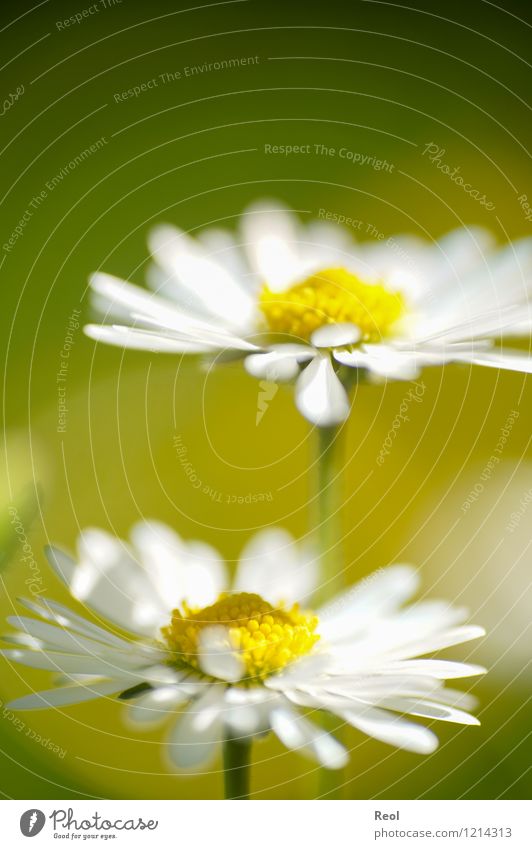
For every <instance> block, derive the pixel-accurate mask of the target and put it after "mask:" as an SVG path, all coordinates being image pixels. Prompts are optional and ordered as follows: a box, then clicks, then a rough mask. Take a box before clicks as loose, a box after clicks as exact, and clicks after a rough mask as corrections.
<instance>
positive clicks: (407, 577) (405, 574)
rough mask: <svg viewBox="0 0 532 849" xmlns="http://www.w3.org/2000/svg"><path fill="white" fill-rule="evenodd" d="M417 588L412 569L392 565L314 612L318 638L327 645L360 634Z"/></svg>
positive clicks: (416, 577) (416, 578)
mask: <svg viewBox="0 0 532 849" xmlns="http://www.w3.org/2000/svg"><path fill="white" fill-rule="evenodd" d="M418 586H419V578H418V575H417V573H416V570H415V569H414V568H413V567H412V566H407V565H403V564H396V565H394V566H388V567H387V568H385V569H379V570H378V571H377V572H373V573H372V574H371V575H368V576H367V577H366V578H363V579H362V581H359V582H358V583H357V584H355V585H354V586H353V587H352V588H351V589H350V590H348V591H347V592H344V593H341V594H340V595H338V596H337V597H336V598H334V599H333V600H332V601H330V602H329V603H328V604H327V605H325V607H323V608H322V609H321V610H319V611H318V616H319V620H320V634H322V636H323V638H324V639H325V640H328V641H335V640H339V639H344V638H348V637H353V636H355V635H357V634H360V633H362V632H363V631H364V630H365V629H366V628H367V627H368V625H369V624H370V623H371V622H372V621H374V620H375V619H377V618H379V617H382V616H385V615H387V614H390V613H391V612H393V611H394V610H397V608H399V607H400V605H401V604H403V603H404V602H405V601H407V600H408V599H409V598H411V597H412V596H413V595H414V593H415V592H416V590H417V589H418Z"/></svg>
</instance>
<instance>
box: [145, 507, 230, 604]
mask: <svg viewBox="0 0 532 849" xmlns="http://www.w3.org/2000/svg"><path fill="white" fill-rule="evenodd" d="M131 541H132V543H133V544H134V546H135V548H136V550H137V552H138V554H139V558H140V560H141V562H142V565H143V567H144V570H145V572H146V575H147V576H148V577H149V579H150V582H151V583H152V585H153V586H154V588H155V590H156V592H157V593H158V596H159V600H160V606H161V608H163V609H164V610H165V611H166V615H167V616H168V617H169V616H170V613H171V611H172V610H173V609H174V608H175V607H178V606H179V604H181V602H182V601H183V600H184V599H186V600H187V601H188V603H189V604H191V605H193V606H198V607H204V606H205V605H207V604H212V603H213V602H214V601H216V598H217V597H218V595H219V594H220V593H221V592H222V591H223V590H225V589H227V575H226V571H225V565H224V563H223V561H222V559H221V557H220V555H219V554H218V552H217V551H215V549H213V548H212V547H211V546H209V545H207V544H205V543H199V542H198V543H196V542H188V543H187V542H185V541H184V540H182V539H181V538H180V537H179V535H178V534H177V533H176V532H175V531H174V530H172V529H171V528H169V527H168V526H167V525H165V524H163V523H162V522H157V521H154V520H149V521H145V522H139V523H138V524H136V525H134V526H133V528H132V529H131Z"/></svg>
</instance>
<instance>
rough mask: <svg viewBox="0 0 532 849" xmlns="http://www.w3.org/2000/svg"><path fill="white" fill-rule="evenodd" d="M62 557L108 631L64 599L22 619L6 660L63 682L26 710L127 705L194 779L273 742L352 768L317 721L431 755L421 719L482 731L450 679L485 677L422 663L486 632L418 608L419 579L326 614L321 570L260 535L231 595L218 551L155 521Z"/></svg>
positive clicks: (90, 538) (431, 605)
mask: <svg viewBox="0 0 532 849" xmlns="http://www.w3.org/2000/svg"><path fill="white" fill-rule="evenodd" d="M48 559H49V561H50V563H51V565H52V566H53V568H54V569H55V571H56V572H57V574H58V575H59V576H60V578H61V579H62V580H63V581H65V582H66V584H67V586H68V588H69V590H70V592H71V594H72V595H73V596H74V598H76V599H78V600H79V601H81V602H83V604H84V605H85V606H86V607H87V608H88V609H91V610H93V611H94V612H95V614H96V616H97V617H101V618H103V619H105V620H107V621H108V623H109V624H108V625H106V627H102V625H97V624H95V623H94V622H93V621H89V620H88V619H85V618H83V617H81V616H79V615H78V614H76V613H74V612H72V611H71V610H70V609H68V608H67V607H64V606H63V605H62V604H58V603H57V602H54V601H50V600H40V601H38V602H37V601H22V604H24V605H25V607H27V608H29V610H30V611H31V612H32V613H34V614H35V615H36V617H38V618H32V617H28V616H14V617H11V618H10V619H9V622H10V624H11V625H13V626H15V627H16V628H18V629H19V632H18V633H15V634H13V635H10V636H8V637H4V640H5V641H6V642H8V643H9V644H11V645H12V647H11V648H8V649H4V650H3V652H2V654H3V655H4V657H5V658H7V659H8V660H10V661H16V662H18V663H21V664H25V665H26V666H30V667H33V668H37V669H47V670H50V671H52V672H55V673H58V674H59V676H60V678H59V681H58V686H56V687H54V688H53V689H50V690H46V691H44V692H38V693H33V694H31V695H25V696H22V698H19V699H16V700H15V701H14V702H12V703H11V705H10V707H11V708H12V709H14V710H15V709H18V710H23V709H26V710H33V709H38V708H48V707H63V706H65V705H71V704H74V703H76V702H84V701H88V700H91V699H96V698H99V697H100V696H111V695H116V696H118V697H119V698H121V699H122V700H126V701H127V704H128V712H129V718H130V720H131V721H132V722H133V723H135V724H136V725H137V726H138V725H142V724H145V723H156V722H158V721H163V720H170V722H169V723H168V724H169V726H170V729H169V736H168V752H169V756H170V758H171V761H172V762H173V764H174V766H177V767H178V768H179V769H181V770H191V769H193V768H197V767H199V766H202V765H203V764H205V763H208V762H209V760H211V759H212V758H213V757H214V756H215V754H216V751H217V749H218V748H219V746H220V743H221V742H222V741H224V740H225V741H227V740H230V741H233V742H235V741H236V746H237V747H238V746H239V745H241V746H242V745H244V744H245V743H246V741H250V740H251V739H252V738H253V737H255V736H257V735H262V734H264V733H267V732H269V731H272V732H273V733H274V734H275V735H276V736H277V737H278V738H279V740H280V741H281V742H282V743H283V744H284V745H285V746H287V747H288V748H290V749H294V750H297V751H299V752H301V753H304V754H307V755H309V756H311V757H313V758H314V759H315V760H317V761H318V762H319V763H320V764H322V765H323V766H324V767H327V768H330V769H336V768H341V767H343V766H344V765H345V763H346V761H347V758H348V752H347V750H346V749H345V747H344V746H343V745H342V744H341V743H340V742H338V741H337V740H336V739H335V738H334V737H333V736H332V735H331V734H330V733H329V732H327V731H324V730H323V728H321V727H319V725H317V724H315V722H314V721H313V713H314V712H315V711H328V712H330V713H331V714H333V715H334V716H335V717H338V719H339V721H340V723H347V724H349V725H351V726H353V727H354V728H356V729H358V730H359V731H361V732H363V733H364V734H366V735H369V736H371V737H374V738H376V739H377V740H380V741H383V742H385V743H388V744H391V745H392V746H396V747H399V748H401V749H407V750H408V751H411V752H417V753H420V754H429V753H431V752H433V751H434V750H435V749H436V747H437V745H438V739H437V737H436V735H435V734H434V732H433V731H432V730H431V728H428V727H426V726H424V725H421V724H418V723H416V722H413V721H412V720H411V719H408V718H407V716H408V715H410V716H412V717H422V718H423V719H428V720H430V723H431V724H432V720H435V719H439V720H444V721H448V722H455V723H459V724H465V725H478V724H479V723H478V721H477V720H476V719H475V718H474V717H473V716H471V715H470V714H469V713H468V712H466V711H468V710H469V709H470V708H471V707H472V706H473V704H474V701H473V698H472V697H471V696H470V695H468V694H466V693H462V692H458V691H457V690H454V689H450V688H447V687H445V679H453V678H463V677H468V676H471V675H478V674H480V673H483V672H484V671H485V670H483V669H482V668H481V667H479V666H474V665H472V664H469V663H458V662H453V661H450V660H441V659H434V658H425V657H423V656H424V655H427V654H432V653H433V652H436V651H438V650H439V649H444V648H449V647H451V646H455V645H458V644H459V643H464V642H466V641H468V640H473V639H476V638H477V637H480V636H481V635H483V633H484V632H483V630H482V628H478V627H475V626H471V625H464V624H462V623H463V622H464V620H465V617H466V611H465V610H463V609H461V608H460V609H459V608H454V607H452V606H451V605H449V604H447V603H446V602H443V601H420V602H417V603H414V604H410V605H408V606H404V605H405V602H407V601H408V599H409V598H410V597H411V596H412V595H413V593H415V591H416V589H417V586H418V580H417V575H416V572H415V571H414V569H412V568H411V567H410V566H404V565H395V566H390V567H388V568H386V569H380V570H378V571H377V572H376V573H375V574H374V575H372V576H370V577H368V578H366V579H364V580H363V581H362V582H361V583H359V584H357V585H355V586H354V587H353V588H352V589H351V590H349V591H348V592H346V593H344V594H343V595H340V596H338V597H337V598H335V599H334V600H333V601H331V602H329V603H328V604H327V605H326V606H325V607H322V608H320V609H318V610H316V611H312V610H311V609H310V608H309V607H308V603H309V598H310V596H311V594H312V591H313V589H314V588H315V585H316V577H317V575H316V564H315V560H314V558H313V557H312V554H311V553H310V552H309V551H306V550H305V549H304V548H302V547H301V546H299V545H297V544H296V543H295V542H294V540H293V539H292V538H291V536H290V535H289V534H288V533H287V532H286V531H284V530H281V529H268V530H264V531H261V532H259V533H258V534H256V535H255V536H254V537H253V538H252V540H251V541H250V542H249V543H248V544H247V546H246V547H245V549H244V551H243V552H242V555H241V558H240V561H239V564H238V567H237V570H236V575H235V579H234V581H233V582H232V584H231V583H230V582H229V580H228V576H227V574H226V568H225V565H224V563H223V562H222V560H221V558H220V557H219V556H218V554H217V553H216V552H215V551H214V550H213V549H211V548H210V547H209V546H207V545H204V544H202V543H197V542H189V543H186V542H183V540H181V539H180V538H179V537H178V536H177V534H176V533H175V532H174V531H172V530H170V529H169V528H168V527H167V526H165V525H163V524H160V523H157V522H153V521H151V522H143V523H141V524H137V525H136V526H134V527H133V529H132V533H131V541H130V543H125V542H123V541H121V540H118V539H116V538H115V537H113V536H111V535H110V534H108V533H106V532H105V531H102V530H98V529H89V530H86V531H84V532H83V534H82V535H81V536H80V539H79V542H78V553H77V557H76V558H72V557H70V556H68V555H67V554H65V553H63V552H62V551H61V550H59V549H57V548H54V547H52V548H50V549H48ZM116 628H118V629H119V633H117V631H116Z"/></svg>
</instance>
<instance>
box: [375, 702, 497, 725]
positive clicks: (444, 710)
mask: <svg viewBox="0 0 532 849" xmlns="http://www.w3.org/2000/svg"><path fill="white" fill-rule="evenodd" d="M379 706H380V707H381V708H387V709H389V710H395V711H399V712H400V713H408V714H411V716H422V717H426V718H428V719H439V720H441V721H443V722H456V723H457V724H458V725H480V722H479V721H478V719H477V718H476V717H475V716H471V714H469V713H465V712H464V711H461V710H456V708H453V707H448V706H446V705H440V704H438V702H437V701H434V702H431V701H426V700H424V699H414V698H407V697H400V696H394V697H393V698H387V699H381V701H379Z"/></svg>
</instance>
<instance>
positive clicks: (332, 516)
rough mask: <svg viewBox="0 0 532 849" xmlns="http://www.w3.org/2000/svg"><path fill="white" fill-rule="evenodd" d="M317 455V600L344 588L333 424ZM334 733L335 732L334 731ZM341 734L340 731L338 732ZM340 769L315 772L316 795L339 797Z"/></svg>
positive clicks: (329, 723) (327, 723)
mask: <svg viewBox="0 0 532 849" xmlns="http://www.w3.org/2000/svg"><path fill="white" fill-rule="evenodd" d="M318 434H319V444H318V450H319V457H318V497H317V506H318V516H317V522H316V528H317V538H318V546H319V553H320V565H321V576H320V577H321V583H320V592H319V602H320V603H323V602H324V601H327V599H329V598H331V597H332V596H334V595H336V594H337V593H339V592H340V591H341V590H342V589H343V588H344V583H345V572H344V559H343V556H342V549H343V546H342V523H341V516H340V512H341V505H342V498H341V494H342V492H341V484H342V474H341V464H340V462H339V454H340V448H341V445H342V434H341V432H340V429H339V428H337V427H330V428H320V429H319V431H318ZM320 724H321V726H322V728H323V729H324V731H325V733H329V732H330V731H331V728H332V727H334V726H335V725H337V724H338V723H337V721H333V720H332V718H331V717H330V716H328V715H327V714H324V715H323V717H322V721H321V723H320ZM335 736H336V737H338V736H339V735H338V734H336V735H335ZM340 736H341V735H340ZM342 784H343V773H342V772H341V771H337V770H335V771H331V770H328V769H324V768H322V769H321V770H320V773H319V789H318V793H319V797H320V798H327V799H340V798H341V795H342V794H341V787H342Z"/></svg>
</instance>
